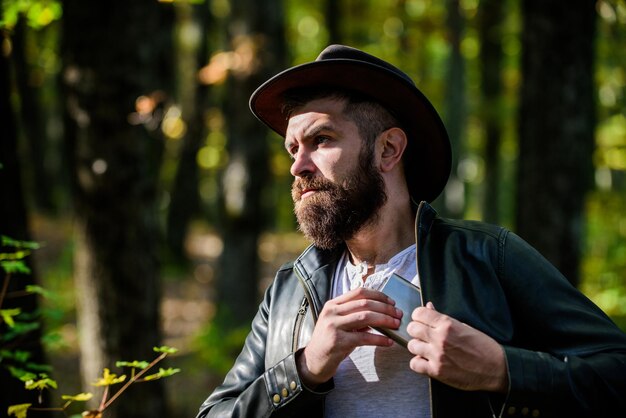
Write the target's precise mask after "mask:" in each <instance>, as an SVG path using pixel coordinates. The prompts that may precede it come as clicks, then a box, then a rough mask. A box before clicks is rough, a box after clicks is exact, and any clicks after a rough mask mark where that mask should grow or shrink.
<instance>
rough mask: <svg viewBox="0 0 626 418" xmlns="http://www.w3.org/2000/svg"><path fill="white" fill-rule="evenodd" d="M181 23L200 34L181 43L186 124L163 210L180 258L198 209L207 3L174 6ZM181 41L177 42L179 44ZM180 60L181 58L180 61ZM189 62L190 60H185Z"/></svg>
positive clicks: (171, 245) (172, 246)
mask: <svg viewBox="0 0 626 418" xmlns="http://www.w3.org/2000/svg"><path fill="white" fill-rule="evenodd" d="M178 10H179V15H180V18H179V19H180V20H181V23H180V24H181V26H184V25H188V26H192V25H193V26H195V27H196V30H197V32H198V33H199V34H200V39H199V42H198V45H195V47H194V50H192V51H186V50H183V49H184V48H183V47H182V46H181V47H180V49H181V51H180V53H181V54H187V55H190V56H191V57H192V58H191V59H186V60H184V61H185V62H187V66H186V67H188V68H184V69H181V70H180V71H179V73H180V74H181V77H180V78H181V79H184V80H181V83H180V84H182V85H183V86H186V89H185V90H186V91H184V92H181V93H180V94H179V96H180V99H179V100H180V101H181V108H182V114H183V119H184V120H185V121H186V123H187V127H188V129H187V132H186V134H185V136H184V137H183V138H182V141H183V142H182V148H181V150H180V157H179V162H178V167H177V170H176V176H175V177H174V184H173V186H172V188H171V192H170V194H171V201H170V207H169V210H168V213H167V235H166V236H167V244H168V247H169V249H170V251H171V252H172V254H173V255H174V257H175V258H177V259H182V258H183V257H184V255H185V254H184V243H185V237H186V236H187V229H188V226H189V222H190V221H191V220H192V219H193V217H194V216H195V215H196V214H197V213H198V211H199V209H200V195H199V191H198V188H199V184H198V183H199V172H198V162H197V158H196V157H197V155H198V151H199V150H200V147H201V146H202V145H203V144H204V142H205V137H206V129H205V120H204V116H205V111H206V108H207V95H208V87H207V86H206V85H205V84H203V83H200V82H199V80H198V75H197V73H198V68H199V67H200V66H202V65H204V64H206V63H207V62H208V39H207V38H208V35H209V30H208V26H209V20H210V18H211V16H210V13H209V5H208V4H204V3H203V4H200V5H196V6H195V7H193V6H192V5H190V4H180V5H178ZM180 43H182V42H179V44H180ZM181 61H183V60H181ZM189 61H191V62H189Z"/></svg>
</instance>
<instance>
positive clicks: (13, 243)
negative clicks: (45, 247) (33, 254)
mask: <svg viewBox="0 0 626 418" xmlns="http://www.w3.org/2000/svg"><path fill="white" fill-rule="evenodd" d="M0 239H2V246H3V247H13V248H27V249H29V250H37V249H39V248H40V247H41V246H40V245H39V243H38V242H35V241H20V240H16V239H13V238H11V237H7V236H6V235H0Z"/></svg>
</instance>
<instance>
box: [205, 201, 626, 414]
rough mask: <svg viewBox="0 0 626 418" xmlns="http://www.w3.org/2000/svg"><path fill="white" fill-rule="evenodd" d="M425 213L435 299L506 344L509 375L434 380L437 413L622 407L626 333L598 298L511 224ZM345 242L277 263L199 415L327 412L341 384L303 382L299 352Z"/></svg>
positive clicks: (423, 240) (422, 247)
mask: <svg viewBox="0 0 626 418" xmlns="http://www.w3.org/2000/svg"><path fill="white" fill-rule="evenodd" d="M416 219H417V220H416V239H417V244H418V246H417V266H418V271H419V276H420V280H421V287H422V292H423V296H424V300H425V301H432V302H433V303H434V305H435V306H436V307H437V310H438V311H439V312H442V313H445V314H447V315H450V316H452V317H454V318H456V319H458V320H460V321H462V322H465V323H467V324H468V325H470V326H472V327H474V328H477V329H479V330H481V331H483V332H485V333H486V334H488V335H490V336H491V337H493V338H494V339H495V340H497V341H498V342H499V343H500V344H502V346H503V347H504V350H505V354H506V361H507V366H508V373H509V382H510V383H509V391H508V394H507V395H506V396H502V397H500V396H496V395H493V394H491V395H490V394H487V393H484V392H466V391H461V390H457V389H453V388H451V387H449V386H447V385H444V384H442V383H440V382H438V381H436V380H434V379H431V393H430V394H431V411H432V415H433V416H434V417H492V416H494V413H493V412H492V410H493V411H495V416H498V415H504V416H520V417H521V416H528V417H533V416H535V417H537V416H538V417H578V416H580V417H604V416H609V411H611V414H610V415H611V416H618V415H619V416H623V414H624V412H625V411H626V334H624V333H623V332H621V331H620V330H619V329H618V328H617V327H616V326H615V324H614V323H613V322H611V320H610V319H609V318H608V317H607V316H606V315H605V314H604V313H603V312H602V311H601V310H600V309H599V308H598V307H596V306H595V305H594V304H593V303H592V302H590V301H589V300H588V299H587V298H586V297H585V296H583V295H582V294H581V293H580V292H579V291H577V290H576V289H575V288H574V287H572V286H571V285H570V284H569V283H568V282H567V280H566V279H565V278H564V277H563V276H562V275H561V274H560V273H559V272H558V271H557V270H556V269H555V268H554V267H553V266H552V265H551V264H550V263H548V262H547V261H546V260H545V259H544V258H543V257H542V256H541V255H540V254H539V253H537V251H535V250H534V249H533V248H532V247H530V246H529V245H528V244H527V243H525V242H524V241H522V240H521V239H520V238H519V237H518V236H516V235H515V234H513V233H511V232H509V231H507V230H506V229H503V228H499V227H495V226H491V225H486V224H484V223H479V222H471V221H453V220H446V219H442V218H439V217H437V215H436V213H435V211H434V210H433V209H432V208H431V207H430V206H429V205H428V204H426V203H422V204H421V205H420V207H419V209H418V213H417V218H416ZM343 251H344V249H343V248H341V249H338V250H336V251H321V250H319V249H317V248H315V247H313V246H311V247H309V248H307V249H306V250H305V251H304V252H303V253H302V255H301V256H300V257H298V258H297V259H296V260H295V261H294V262H293V263H290V264H288V265H285V266H283V267H282V268H281V269H280V270H279V271H278V272H277V274H276V278H275V280H274V282H273V284H272V285H271V286H270V287H269V288H268V289H267V291H266V293H265V297H264V299H263V301H262V303H261V305H260V307H259V310H258V313H257V315H256V317H255V318H254V320H253V322H252V330H251V332H250V334H249V335H248V337H247V339H246V342H245V346H244V348H243V350H242V352H241V354H240V355H239V357H238V358H237V361H236V363H235V364H234V366H233V368H232V369H231V370H230V372H229V373H228V375H227V376H226V378H225V380H224V382H223V384H222V385H221V386H219V387H218V388H217V389H215V391H214V392H213V393H212V394H211V396H209V398H208V399H207V400H206V401H205V402H204V403H203V405H202V407H201V409H200V413H199V414H198V418H200V417H217V416H228V417H243V416H248V417H269V416H277V417H278V416H296V417H309V416H311V417H320V416H323V410H324V398H325V394H326V393H327V392H328V391H330V390H332V387H333V383H332V381H330V382H328V384H327V385H326V386H325V387H323V388H321V389H319V388H318V390H317V391H315V392H314V391H311V390H309V389H308V388H306V387H304V386H303V385H302V383H301V382H300V379H299V378H298V373H297V371H296V366H295V361H294V352H296V351H297V350H298V349H299V348H301V347H303V346H304V345H305V344H306V343H307V341H308V340H309V338H310V336H311V333H312V330H313V327H314V323H315V321H316V320H317V316H318V313H319V312H320V311H321V309H322V306H323V305H324V303H325V302H326V300H328V298H329V295H330V286H331V278H332V276H333V272H334V270H335V266H336V265H337V263H338V261H339V258H340V256H341V254H342V252H343ZM407 367H408V365H407ZM613 411H619V412H620V413H618V414H617V415H616V414H615V412H613ZM390 414H391V415H393V413H392V412H391V413H390ZM391 415H390V416H391Z"/></svg>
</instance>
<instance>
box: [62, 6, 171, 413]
mask: <svg viewBox="0 0 626 418" xmlns="http://www.w3.org/2000/svg"><path fill="white" fill-rule="evenodd" d="M63 10H64V16H63V21H64V47H63V60H64V73H63V76H64V82H65V93H66V97H65V100H66V112H67V124H68V126H67V134H68V138H67V139H68V141H70V146H69V148H70V149H71V150H72V152H73V155H72V157H73V160H72V164H73V169H74V172H73V188H74V190H73V191H74V204H75V210H76V255H75V271H74V273H75V282H76V290H77V298H78V300H77V308H78V326H79V331H80V332H79V333H80V337H81V339H80V345H81V370H82V375H83V376H82V377H83V381H84V385H85V390H89V391H92V390H93V387H92V386H90V383H91V382H93V381H95V380H96V378H97V377H98V376H101V374H102V369H103V368H105V367H106V368H110V369H111V371H112V372H113V370H116V369H115V363H116V361H119V360H125V361H133V360H151V359H152V358H154V357H155V353H154V352H153V351H152V348H153V347H154V346H157V345H159V343H160V326H159V322H160V318H159V302H160V280H159V260H158V258H159V250H160V245H159V242H160V239H159V230H158V213H157V181H158V172H159V168H160V160H161V153H162V140H161V137H160V135H159V134H158V132H159V129H158V125H157V124H155V119H154V118H157V117H158V112H159V109H158V108H155V107H153V106H156V103H154V102H151V101H150V100H151V99H149V97H152V98H155V97H158V94H156V93H155V92H156V91H158V90H160V89H163V88H167V87H168V85H169V80H168V77H169V71H168V69H167V68H168V67H167V65H165V64H164V62H165V61H164V54H165V53H169V52H170V48H169V46H170V45H169V38H170V37H171V17H170V13H171V10H170V9H169V8H168V7H167V6H164V5H163V4H160V3H157V2H155V1H153V0H135V1H132V2H127V1H123V0H115V1H97V2H84V1H80V0H66V1H65V3H64V5H63ZM140 97H142V98H143V99H142V101H140V102H137V100H138V98H140ZM116 372H117V373H118V374H121V373H122V370H116ZM106 416H107V417H109V418H113V417H116V418H126V417H133V418H141V417H145V418H148V417H155V416H168V413H167V410H166V405H165V401H164V396H163V386H162V384H161V381H159V380H157V381H154V382H150V383H145V384H138V385H133V386H131V388H130V389H129V390H128V391H127V392H126V393H124V395H123V396H122V397H121V398H120V399H119V400H117V401H116V402H115V403H113V404H112V407H111V408H109V409H107V412H106Z"/></svg>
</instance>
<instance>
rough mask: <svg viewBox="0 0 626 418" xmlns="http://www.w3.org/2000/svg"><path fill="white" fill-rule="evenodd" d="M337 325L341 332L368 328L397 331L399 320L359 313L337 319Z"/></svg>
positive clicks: (367, 312)
mask: <svg viewBox="0 0 626 418" xmlns="http://www.w3.org/2000/svg"><path fill="white" fill-rule="evenodd" d="M337 325H338V327H339V328H341V329H343V330H351V331H352V330H355V329H362V328H368V327H383V328H392V329H397V328H398V327H399V326H400V319H398V318H396V317H393V316H390V315H387V314H384V313H380V312H372V311H359V312H352V313H350V314H348V315H345V316H342V317H339V318H337Z"/></svg>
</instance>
